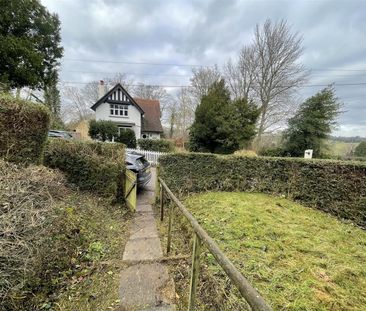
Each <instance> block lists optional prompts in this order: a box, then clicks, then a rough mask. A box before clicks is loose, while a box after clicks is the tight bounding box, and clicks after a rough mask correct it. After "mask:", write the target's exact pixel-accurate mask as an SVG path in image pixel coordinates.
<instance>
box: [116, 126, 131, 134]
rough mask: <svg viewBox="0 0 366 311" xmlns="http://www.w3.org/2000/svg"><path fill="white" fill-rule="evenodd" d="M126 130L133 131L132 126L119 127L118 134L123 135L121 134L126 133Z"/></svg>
mask: <svg viewBox="0 0 366 311" xmlns="http://www.w3.org/2000/svg"><path fill="white" fill-rule="evenodd" d="M126 130H132V127H131V126H119V127H118V134H121V132H124V131H126Z"/></svg>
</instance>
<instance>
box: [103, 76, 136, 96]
mask: <svg viewBox="0 0 366 311" xmlns="http://www.w3.org/2000/svg"><path fill="white" fill-rule="evenodd" d="M103 81H104V83H105V84H106V85H107V87H108V88H112V87H114V86H115V85H116V84H117V83H119V84H121V85H122V86H123V87H124V89H125V90H126V91H127V92H128V93H133V91H134V80H133V79H128V78H127V76H126V74H125V73H116V74H115V75H114V76H113V77H112V78H109V77H108V78H104V79H103Z"/></svg>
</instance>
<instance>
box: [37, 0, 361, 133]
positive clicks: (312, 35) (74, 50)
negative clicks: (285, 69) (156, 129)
mask: <svg viewBox="0 0 366 311" xmlns="http://www.w3.org/2000/svg"><path fill="white" fill-rule="evenodd" d="M42 3H43V4H44V5H46V6H47V7H48V9H49V10H50V11H51V12H55V13H57V14H58V15H59V17H60V19H61V23H62V45H63V46H64V48H65V53H64V59H63V61H62V72H61V80H63V81H72V82H79V83H80V82H88V81H91V80H100V79H102V78H103V77H108V76H113V73H115V72H125V73H128V74H129V78H131V79H133V80H134V81H135V82H136V83H137V82H144V83H150V84H161V85H188V84H189V77H190V72H191V67H189V66H175V65H174V64H184V65H214V64H217V65H219V66H222V65H223V64H224V63H225V62H226V61H227V60H228V58H229V57H235V55H236V54H237V52H238V50H239V49H240V47H242V46H243V45H245V44H247V43H249V42H250V41H251V40H252V34H253V29H254V27H255V25H256V24H258V23H263V22H264V21H265V20H266V19H267V18H270V19H272V20H273V21H276V20H279V19H282V18H283V19H286V20H287V21H288V23H289V24H290V25H291V27H292V29H293V31H294V32H295V31H296V32H299V33H300V34H302V36H303V40H304V41H303V46H304V49H305V51H304V54H303V57H302V59H301V61H302V62H303V63H304V65H305V66H306V67H307V68H309V69H311V70H312V74H311V77H310V80H309V82H308V84H309V85H308V86H307V87H304V88H303V89H302V90H301V92H300V96H301V98H306V97H307V96H309V95H312V94H314V93H315V92H317V91H318V90H320V89H321V88H322V87H317V86H313V85H314V84H316V85H318V84H329V83H332V82H335V83H336V92H337V95H338V97H339V98H340V99H341V101H342V102H343V103H344V110H345V112H344V113H343V114H342V116H341V117H340V118H339V123H340V126H339V128H338V130H336V131H335V132H334V134H335V135H344V136H355V135H359V136H366V100H365V99H366V0H330V1H325V0H296V1H295V0H290V1H286V0H283V1H282V0H243V1H240V0H237V1H231V0H221V1H220V0H216V1H215V0H207V1H184V0H181V1H166V0H154V1H153V0H133V1H132V0H131V1H122V0H88V1H86V0H83V1H82V0H42ZM96 60H99V61H116V62H118V61H119V63H105V62H96ZM122 62H133V63H164V64H170V65H168V66H158V65H147V64H126V63H122ZM344 83H346V84H348V83H351V84H354V83H365V84H364V85H355V86H342V85H339V86H337V84H344ZM78 85H82V84H78ZM168 90H169V91H170V92H172V91H173V90H174V89H173V88H170V89H168Z"/></svg>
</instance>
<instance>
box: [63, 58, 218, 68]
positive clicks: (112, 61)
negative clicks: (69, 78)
mask: <svg viewBox="0 0 366 311" xmlns="http://www.w3.org/2000/svg"><path fill="white" fill-rule="evenodd" d="M62 61H71V62H84V63H85V62H88V63H110V64H127V65H151V66H175V67H214V66H207V65H192V64H178V63H150V62H129V61H117V60H102V59H80V58H64V59H63V60H62Z"/></svg>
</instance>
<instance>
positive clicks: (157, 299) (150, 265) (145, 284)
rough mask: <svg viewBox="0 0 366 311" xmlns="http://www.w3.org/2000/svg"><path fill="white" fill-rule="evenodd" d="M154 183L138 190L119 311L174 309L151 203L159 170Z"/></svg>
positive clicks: (154, 175)
mask: <svg viewBox="0 0 366 311" xmlns="http://www.w3.org/2000/svg"><path fill="white" fill-rule="evenodd" d="M152 174H153V176H152V178H151V182H150V183H149V184H148V185H147V186H146V187H145V189H144V190H143V191H141V192H140V193H138V196H137V207H136V214H135V216H134V219H133V220H132V223H131V227H130V238H129V240H128V242H127V244H126V246H125V250H124V253H123V261H124V262H126V263H128V264H129V267H128V268H126V269H125V270H124V271H122V274H121V281H120V296H121V305H120V310H128V311H130V310H146V311H147V310H151V311H152V310H161V311H163V310H166V311H170V310H175V305H174V304H173V302H174V298H175V288H174V281H173V280H172V279H171V278H170V276H169V273H168V269H167V267H166V265H164V264H163V263H161V262H160V259H161V258H162V257H163V251H162V248H161V243H160V238H159V235H158V230H157V227H156V220H155V215H154V211H153V208H152V203H153V202H154V198H155V181H156V170H155V169H152Z"/></svg>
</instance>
